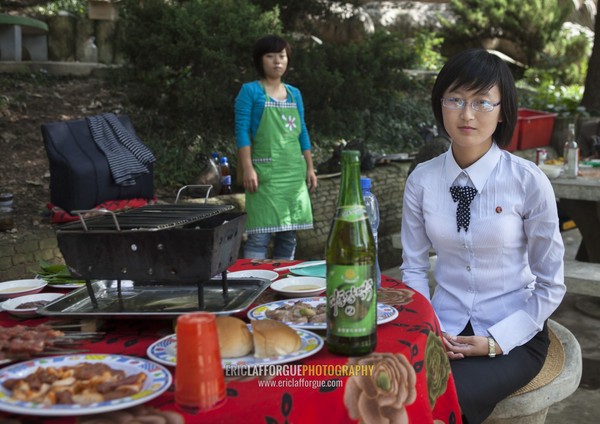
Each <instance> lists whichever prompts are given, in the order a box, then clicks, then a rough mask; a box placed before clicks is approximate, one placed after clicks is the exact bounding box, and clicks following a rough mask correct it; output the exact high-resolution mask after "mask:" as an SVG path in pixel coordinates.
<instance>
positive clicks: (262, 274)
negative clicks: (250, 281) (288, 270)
mask: <svg viewBox="0 0 600 424" xmlns="http://www.w3.org/2000/svg"><path fill="white" fill-rule="evenodd" d="M278 277H279V274H277V273H276V272H275V271H269V270H267V269H248V270H244V271H235V272H228V273H227V278H264V279H265V280H271V281H275V280H276V279H277V278H278ZM217 278H219V279H221V276H217Z"/></svg>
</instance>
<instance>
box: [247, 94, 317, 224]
mask: <svg viewBox="0 0 600 424" xmlns="http://www.w3.org/2000/svg"><path fill="white" fill-rule="evenodd" d="M263 90H264V87H263ZM286 91H287V92H288V96H291V99H292V101H291V102H275V101H273V100H272V99H270V98H269V96H268V95H267V92H266V90H265V110H264V111H263V114H262V118H261V120H260V123H259V124H258V128H257V130H256V134H255V135H254V139H253V140H252V165H253V166H254V169H255V171H256V173H257V175H258V190H257V191H256V192H254V193H249V192H246V212H247V213H248V220H247V222H246V231H247V232H248V233H249V234H252V233H272V232H278V231H290V230H304V229H310V228H312V227H313V223H312V210H311V205H310V196H309V194H308V188H307V186H306V161H305V160H304V156H303V155H302V151H301V149H300V141H299V137H300V132H301V131H302V127H301V123H300V113H299V112H298V108H297V106H296V102H295V101H294V97H293V96H292V94H291V93H290V92H289V90H288V89H287V87H286Z"/></svg>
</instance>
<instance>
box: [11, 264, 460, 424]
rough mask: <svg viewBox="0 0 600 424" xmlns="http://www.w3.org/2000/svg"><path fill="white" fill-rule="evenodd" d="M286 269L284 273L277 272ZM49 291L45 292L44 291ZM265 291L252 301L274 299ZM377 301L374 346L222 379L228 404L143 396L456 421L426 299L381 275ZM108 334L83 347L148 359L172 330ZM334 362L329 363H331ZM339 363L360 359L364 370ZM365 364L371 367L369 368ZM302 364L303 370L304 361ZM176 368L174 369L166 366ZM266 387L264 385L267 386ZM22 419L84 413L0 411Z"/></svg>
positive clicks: (224, 418) (309, 418) (308, 415)
mask: <svg viewBox="0 0 600 424" xmlns="http://www.w3.org/2000/svg"><path fill="white" fill-rule="evenodd" d="M292 263H295V262H282V263H279V262H273V261H253V260H249V259H241V260H238V261H237V262H236V263H235V264H234V266H232V267H231V268H230V271H238V270H243V269H250V268H255V269H273V268H277V267H281V266H287V265H290V264H292ZM282 274H283V273H282ZM46 291H50V290H48V289H47V290H46ZM278 299H279V298H278V297H277V295H276V294H275V292H273V291H272V290H270V289H267V291H265V292H264V293H263V295H261V297H260V298H259V300H258V302H257V303H264V302H269V301H274V300H278ZM378 302H382V303H386V304H388V305H392V306H394V307H396V309H397V310H398V312H399V315H398V317H397V318H396V319H395V320H394V321H392V322H390V323H387V324H383V325H380V326H378V329H377V349H376V351H375V352H374V353H373V354H371V355H367V356H363V357H356V358H347V357H343V356H336V355H332V354H330V353H329V352H328V351H327V348H326V347H324V348H323V349H322V350H321V351H320V352H318V353H317V354H315V355H313V356H310V357H308V358H305V359H302V360H300V361H297V362H295V363H293V364H292V365H305V366H307V365H313V366H315V367H313V368H312V370H313V372H312V374H316V373H317V372H316V371H314V370H319V371H318V372H319V373H320V374H321V375H309V373H308V372H305V375H303V376H301V377H300V376H297V375H295V376H284V375H279V376H275V377H269V378H266V377H265V378H245V379H236V380H229V381H228V382H227V399H226V401H225V403H224V404H223V405H222V406H220V407H218V408H216V409H213V410H211V411H207V412H204V413H201V414H198V415H189V414H185V413H183V412H181V411H180V410H178V409H177V407H176V406H175V405H174V396H173V395H174V388H173V387H171V388H170V389H169V390H168V391H167V392H165V393H164V394H162V395H161V396H159V397H158V398H156V399H154V400H152V401H150V402H148V404H147V406H148V407H150V409H152V410H160V411H176V412H178V413H179V414H181V415H182V416H183V417H184V419H185V422H186V423H200V422H202V423H236V422H244V423H268V424H275V423H301V424H304V423H316V422H332V423H357V422H359V421H360V422H361V423H365V424H370V423H373V424H379V423H381V424H384V423H385V424H388V423H390V424H391V423H398V424H399V423H410V424H425V423H427V424H431V423H435V424H441V423H445V424H455V423H458V424H459V423H461V417H460V412H459V411H460V408H459V405H458V400H457V396H456V390H455V387H454V381H453V379H452V374H451V372H450V364H449V362H448V358H447V356H446V354H445V352H444V347H443V345H442V340H441V338H440V328H439V324H438V322H437V319H436V318H435V314H434V313H433V310H432V308H431V305H430V304H429V302H428V301H427V300H426V299H425V298H423V297H422V296H421V295H420V294H418V293H416V292H414V291H413V290H410V289H408V288H407V287H406V286H405V285H404V284H403V283H401V282H399V281H397V280H394V279H391V278H386V277H385V276H384V277H383V282H382V288H381V289H380V290H378ZM44 321H46V319H45V318H38V319H30V320H25V321H22V320H17V319H14V318H13V317H11V316H10V315H8V314H7V313H6V312H2V313H0V325H2V326H13V325H17V324H24V325H38V324H41V323H43V322H44ZM102 331H105V332H106V335H105V336H104V337H103V338H102V339H101V340H99V341H96V342H88V343H85V344H84V345H83V346H82V348H83V349H87V350H89V351H90V352H92V353H115V354H123V355H130V356H137V357H144V358H145V357H146V349H147V348H148V346H149V345H150V344H152V343H153V342H155V341H156V340H158V339H159V338H162V337H164V336H166V335H168V334H172V333H173V332H174V331H173V322H172V321H171V320H130V319H127V320H125V319H119V320H109V321H107V322H106V323H105V324H104V326H103V327H102ZM332 365H333V366H337V367H331V366H332ZM342 365H364V366H365V367H363V368H358V367H346V368H342V367H341V366H342ZM368 366H370V368H367V367H368ZM344 369H345V370H348V369H363V370H364V369H368V370H370V373H369V374H368V375H354V376H351V375H347V374H348V373H345V375H338V374H339V370H344ZM304 370H308V367H305V368H304ZM171 371H172V373H173V374H175V368H171ZM267 386H269V387H267ZM9 417H10V418H13V419H15V420H17V421H14V422H22V423H25V422H26V423H41V422H43V423H70V422H71V423H72V422H81V423H83V422H85V421H86V420H87V419H88V418H86V417H78V418H42V417H33V416H27V417H24V416H16V415H11V414H8V413H0V422H1V421H2V419H7V418H9Z"/></svg>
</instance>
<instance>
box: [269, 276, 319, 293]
mask: <svg viewBox="0 0 600 424" xmlns="http://www.w3.org/2000/svg"><path fill="white" fill-rule="evenodd" d="M326 282H327V280H326V279H325V278H320V277H287V278H282V279H280V280H278V281H275V282H274V283H272V284H271V288H272V289H273V290H275V291H276V292H278V293H279V294H280V295H282V296H285V297H308V296H318V295H320V294H321V293H323V292H324V291H325V290H326V289H327V287H326V285H325V283H326ZM307 287H312V288H310V289H307Z"/></svg>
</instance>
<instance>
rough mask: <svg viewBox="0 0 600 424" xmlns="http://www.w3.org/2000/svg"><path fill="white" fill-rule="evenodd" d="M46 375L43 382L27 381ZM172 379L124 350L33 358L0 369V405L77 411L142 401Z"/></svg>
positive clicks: (53, 412)
mask: <svg viewBox="0 0 600 424" xmlns="http://www.w3.org/2000/svg"><path fill="white" fill-rule="evenodd" d="M36 379H37V380H38V381H39V380H42V381H45V380H48V381H50V382H51V383H50V384H49V385H37V387H39V389H37V388H35V387H36V386H35V385H32V384H29V382H30V381H34V380H36ZM171 383H172V376H171V373H170V372H169V371H168V370H167V369H166V368H165V367H163V366H162V365H160V364H157V363H154V362H152V361H148V360H146V359H140V358H134V357H131V356H124V355H109V354H89V355H68V356H52V357H48V358H39V359H35V360H31V361H26V362H21V363H18V364H14V365H11V366H8V367H6V368H4V369H2V370H0V410H2V411H6V412H11V413H16V414H25V415H38V416H47V417H48V416H63V417H64V416H81V415H88V414H97V413H104V412H110V411H117V410H120V409H125V408H129V407H132V406H135V405H139V404H142V403H146V402H148V401H149V400H151V399H154V398H156V397H158V396H160V395H161V394H162V393H163V392H165V391H166V390H167V389H168V388H169V387H170V386H171Z"/></svg>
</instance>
